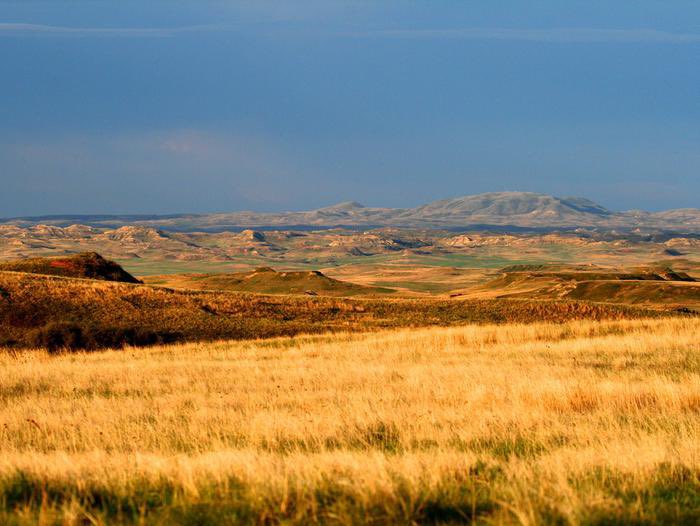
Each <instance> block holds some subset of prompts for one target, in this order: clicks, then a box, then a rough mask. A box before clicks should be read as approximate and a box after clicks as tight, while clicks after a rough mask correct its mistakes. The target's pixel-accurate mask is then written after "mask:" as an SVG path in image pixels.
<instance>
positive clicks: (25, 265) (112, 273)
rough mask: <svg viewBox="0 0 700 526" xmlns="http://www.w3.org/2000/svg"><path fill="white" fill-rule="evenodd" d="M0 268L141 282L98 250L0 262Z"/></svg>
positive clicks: (32, 272) (104, 279)
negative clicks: (101, 254)
mask: <svg viewBox="0 0 700 526" xmlns="http://www.w3.org/2000/svg"><path fill="white" fill-rule="evenodd" d="M0 270H11V271H14V272H28V273H30V274H48V275H51V276H63V277H68V278H86V279H100V280H103V281H121V282H123V283H141V282H140V281H139V280H138V279H136V278H135V277H134V276H132V275H131V274H129V273H128V272H127V271H126V270H124V269H123V268H122V267H121V266H119V265H118V264H117V263H115V262H114V261H109V260H107V259H105V258H103V257H102V256H100V255H99V254H98V253H97V252H85V253H82V254H76V255H75V256H68V257H57V258H30V259H22V260H17V261H7V262H3V263H0Z"/></svg>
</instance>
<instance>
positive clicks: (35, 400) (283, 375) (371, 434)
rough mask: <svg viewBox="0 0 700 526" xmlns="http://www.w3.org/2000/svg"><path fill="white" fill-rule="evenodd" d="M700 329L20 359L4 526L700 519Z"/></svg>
mask: <svg viewBox="0 0 700 526" xmlns="http://www.w3.org/2000/svg"><path fill="white" fill-rule="evenodd" d="M699 332H700V320H698V319H697V318H685V319H678V318H676V319H655V320H634V321H606V322H593V321H572V322H566V323H560V324H530V325H512V324H511V325H500V326H496V325H493V326H490V325H486V326H483V325H482V326H465V327H453V328H431V329H410V330H409V329H405V330H404V329H396V330H391V331H384V332H375V333H370V334H348V333H344V334H333V335H322V336H297V337H294V338H280V339H272V340H264V341H263V340H258V341H238V342H218V343H208V344H203V343H200V344H196V343H193V344H183V345H173V346H166V347H152V348H145V349H131V348H129V349H126V350H123V351H106V352H99V353H74V354H66V355H59V356H51V355H49V354H47V353H45V352H44V351H29V352H22V353H17V354H11V353H9V352H8V353H3V354H0V367H1V368H2V370H3V375H2V376H1V377H0V523H2V524H34V523H36V522H41V523H42V524H52V523H56V524H107V523H108V524H115V523H117V524H118V523H145V524H216V525H219V524H239V523H253V524H261V523H262V524H270V523H272V524H274V523H279V522H284V523H288V524H308V523H324V524H352V523H366V522H370V523H374V524H397V523H398V524H413V523H431V524H435V523H437V524H450V523H453V524H456V523H464V522H470V521H472V520H474V521H475V522H477V523H488V524H533V525H534V524H629V523H635V524H659V523H666V524H679V523H680V524H683V523H685V524H697V523H698V521H700V340H699V339H698V333H699Z"/></svg>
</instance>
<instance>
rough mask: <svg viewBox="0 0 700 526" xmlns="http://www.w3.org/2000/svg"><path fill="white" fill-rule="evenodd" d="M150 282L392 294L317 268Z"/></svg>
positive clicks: (294, 291) (198, 287)
mask: <svg viewBox="0 0 700 526" xmlns="http://www.w3.org/2000/svg"><path fill="white" fill-rule="evenodd" d="M144 279H145V282H146V283H147V284H150V285H165V286H168V287H173V288H182V289H195V290H229V291H239V292H257V293H261V294H306V295H310V296H317V295H318V296H336V297H340V296H370V295H379V294H391V293H393V292H395V291H394V290H392V289H388V288H381V287H367V286H364V285H356V284H354V283H348V282H346V281H340V280H337V279H333V278H329V277H328V276H326V275H325V274H323V273H322V272H319V271H317V270H309V271H289V272H277V271H275V270H274V269H271V268H268V267H261V268H258V269H256V270H254V271H252V272H237V273H232V274H180V275H178V274H175V275H165V276H150V277H147V278H144Z"/></svg>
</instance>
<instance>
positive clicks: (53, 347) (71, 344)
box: [32, 322, 85, 353]
mask: <svg viewBox="0 0 700 526" xmlns="http://www.w3.org/2000/svg"><path fill="white" fill-rule="evenodd" d="M32 344H33V345H35V346H36V347H45V348H46V349H47V350H48V351H49V352H50V353H56V352H61V351H63V350H68V351H71V350H76V349H82V348H84V346H85V341H84V339H83V330H82V328H81V327H80V326H79V325H77V324H75V323H60V322H58V323H49V324H47V325H45V326H44V327H42V328H40V329H36V330H35V331H34V333H33V338H32Z"/></svg>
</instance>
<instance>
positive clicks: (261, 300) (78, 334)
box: [0, 272, 663, 349]
mask: <svg viewBox="0 0 700 526" xmlns="http://www.w3.org/2000/svg"><path fill="white" fill-rule="evenodd" d="M662 315H663V313H661V312H655V311H650V310H646V309H639V308H634V307H625V306H610V305H596V304H591V303H585V302H572V301H568V302H567V301H542V302H540V301H520V300H473V301H470V300H465V301H454V300H452V301H450V300H432V299H430V300H428V299H421V300H408V299H381V300H379V299H377V300H372V299H364V300H359V299H341V298H323V297H311V296H265V295H259V294H248V293H232V292H194V291H173V290H171V289H165V288H159V287H149V286H145V285H130V284H124V283H105V282H100V281H88V280H76V279H68V278H60V277H51V276H40V275H33V274H22V273H15V272H0V343H4V344H5V345H14V346H20V347H22V346H24V347H26V346H37V347H48V348H53V349H60V348H62V347H75V348H102V347H119V346H121V345H123V344H134V345H142V344H152V343H158V342H169V341H194V340H214V339H244V338H266V337H272V336H290V335H294V334H299V333H321V332H334V331H360V330H374V329H379V328H389V327H419V326H429V325H441V326H446V325H459V324H466V323H502V322H518V323H528V322H532V321H533V320H537V321H564V320H575V319H588V320H601V319H627V318H641V317H647V316H662Z"/></svg>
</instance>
